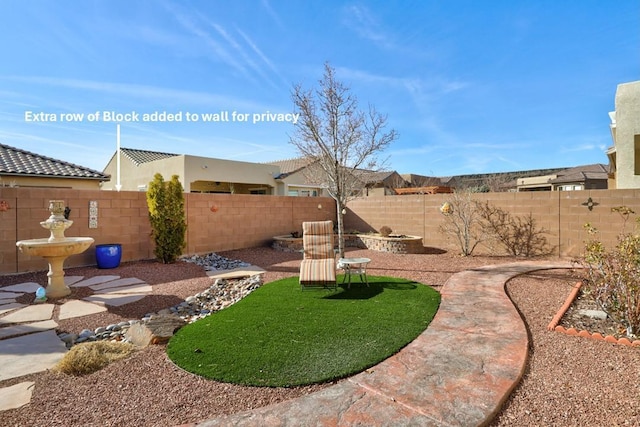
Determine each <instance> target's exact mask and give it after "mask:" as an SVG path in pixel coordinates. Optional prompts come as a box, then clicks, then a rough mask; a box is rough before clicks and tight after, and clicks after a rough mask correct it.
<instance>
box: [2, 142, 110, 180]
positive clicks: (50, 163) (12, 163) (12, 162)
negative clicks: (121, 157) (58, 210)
mask: <svg viewBox="0 0 640 427" xmlns="http://www.w3.org/2000/svg"><path fill="white" fill-rule="evenodd" d="M0 175H12V176H36V177H43V178H44V177H55V178H76V179H95V180H100V181H108V180H109V175H106V174H103V173H102V172H98V171H96V170H93V169H89V168H85V167H83V166H79V165H75V164H73V163H69V162H65V161H62V160H57V159H53V158H51V157H46V156H41V155H40V154H36V153H32V152H30V151H26V150H21V149H19V148H15V147H10V146H8V145H5V144H0Z"/></svg>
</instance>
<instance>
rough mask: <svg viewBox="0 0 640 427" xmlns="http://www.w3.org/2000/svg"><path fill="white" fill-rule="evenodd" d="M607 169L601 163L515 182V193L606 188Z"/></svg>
mask: <svg viewBox="0 0 640 427" xmlns="http://www.w3.org/2000/svg"><path fill="white" fill-rule="evenodd" d="M608 178H609V168H608V167H607V166H606V165H603V164H601V163H596V164H592V165H583V166H576V167H573V168H567V169H564V170H561V171H558V172H556V173H553V174H549V175H539V176H530V177H522V178H518V179H517V180H516V185H517V191H575V190H601V189H607V188H608Z"/></svg>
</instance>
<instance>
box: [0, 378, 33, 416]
mask: <svg viewBox="0 0 640 427" xmlns="http://www.w3.org/2000/svg"><path fill="white" fill-rule="evenodd" d="M34 385H35V383H34V382H33V381H25V382H23V383H18V384H15V385H12V386H9V387H4V388H0V411H6V410H7V409H16V408H20V407H21V406H24V405H26V404H27V403H29V402H31V395H32V393H33V386H34Z"/></svg>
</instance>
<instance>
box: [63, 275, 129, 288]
mask: <svg viewBox="0 0 640 427" xmlns="http://www.w3.org/2000/svg"><path fill="white" fill-rule="evenodd" d="M119 278H120V276H93V277H90V278H88V279H85V280H82V281H80V282H76V283H74V284H73V285H70V286H71V287H72V288H84V287H86V286H91V285H99V284H100V283H105V282H111V281H112V280H116V279H119Z"/></svg>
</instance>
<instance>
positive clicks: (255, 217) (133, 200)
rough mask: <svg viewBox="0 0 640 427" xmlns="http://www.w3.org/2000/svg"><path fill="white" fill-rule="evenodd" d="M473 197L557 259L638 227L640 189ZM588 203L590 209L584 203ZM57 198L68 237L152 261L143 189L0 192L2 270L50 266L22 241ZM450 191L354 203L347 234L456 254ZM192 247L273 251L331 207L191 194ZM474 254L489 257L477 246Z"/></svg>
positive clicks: (71, 262) (90, 256)
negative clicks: (416, 242) (448, 220)
mask: <svg viewBox="0 0 640 427" xmlns="http://www.w3.org/2000/svg"><path fill="white" fill-rule="evenodd" d="M474 197H475V198H477V199H478V200H482V201H488V202H489V203H491V204H493V205H495V206H498V207H501V208H503V209H505V210H508V211H509V212H512V213H513V214H514V215H519V216H524V215H528V214H529V213H531V214H532V215H533V217H534V219H535V220H536V222H537V226H538V227H541V228H545V229H546V230H548V234H547V235H546V237H547V240H548V241H549V243H550V245H552V246H553V248H554V253H555V254H556V255H558V256H563V257H577V256H579V255H580V254H581V253H582V250H583V247H584V242H585V240H586V239H587V238H588V236H587V233H586V231H585V230H584V224H585V223H587V222H589V223H591V224H592V225H593V226H595V227H596V228H598V229H599V230H600V237H601V239H602V240H603V242H604V243H605V245H607V246H608V247H611V246H613V245H615V243H616V239H617V236H618V235H619V234H620V232H621V231H622V230H623V225H624V220H623V218H622V216H621V215H619V214H617V213H615V212H611V208H613V207H617V206H627V207H629V208H631V209H633V210H634V211H635V212H637V214H636V215H632V216H631V218H630V219H629V220H628V222H627V224H626V230H628V231H631V230H633V229H634V226H635V224H636V223H635V217H636V216H640V190H585V191H573V192H570V191H567V192H525V193H484V194H477V195H474ZM590 197H591V199H592V201H593V203H594V205H593V209H592V210H589V209H588V207H587V206H586V205H585V204H586V203H587V200H588V199H589V198H590ZM54 199H60V200H64V201H65V202H66V205H67V206H69V207H70V208H71V217H70V219H71V220H73V221H74V224H73V225H72V226H71V228H69V229H68V230H67V232H66V235H67V236H70V237H71V236H89V237H93V238H94V239H95V244H102V243H121V244H122V249H123V261H131V260H139V259H153V258H154V255H153V244H152V240H151V237H150V233H151V229H150V226H149V221H148V214H147V205H146V194H145V193H144V192H137V191H122V192H113V191H97V190H71V189H42V188H39V189H36V188H8V187H4V188H3V187H0V202H1V201H4V202H6V203H8V205H9V209H8V210H6V211H0V274H3V273H4V274H6V273H16V272H24V271H32V270H46V268H47V264H46V262H45V261H44V260H42V259H39V258H32V257H29V256H26V255H23V254H21V253H19V252H18V250H17V248H16V246H15V243H16V241H18V240H24V239H34V238H43V237H48V235H49V234H48V231H47V230H45V229H43V228H42V227H41V226H40V222H41V221H44V220H45V219H46V218H47V217H48V216H49V211H48V206H49V200H54ZM91 200H95V201H97V202H98V228H95V229H90V228H89V201H91ZM450 200H451V195H448V194H426V195H408V196H385V197H368V198H363V199H358V200H353V201H351V202H350V203H349V204H348V209H347V214H346V215H345V230H347V231H355V230H357V231H360V232H367V231H374V230H375V231H377V230H379V229H380V227H382V226H383V225H386V226H389V227H391V229H392V230H393V232H394V233H400V234H407V235H415V236H421V237H423V242H424V245H425V246H427V247H433V248H439V249H445V250H448V251H455V252H458V251H459V247H458V246H457V244H456V242H455V241H453V240H450V239H448V238H447V236H445V235H443V234H442V233H441V232H440V230H439V227H440V225H441V224H442V223H443V220H444V218H443V215H442V214H441V213H440V211H439V208H440V206H442V204H443V203H444V202H445V201H450ZM185 207H186V215H187V248H186V249H185V251H184V253H185V254H194V253H208V252H219V251H225V250H231V249H241V248H247V247H258V246H269V245H270V244H271V241H272V237H273V236H278V235H286V234H289V233H291V232H292V231H302V222H303V221H315V220H327V219H330V220H333V221H334V222H335V218H336V213H335V203H334V201H333V200H332V199H330V198H325V197H287V196H257V195H243V194H234V195H231V194H188V193H186V194H185ZM475 253H477V254H482V253H489V250H488V249H487V248H485V247H479V248H478V249H477V252H475ZM95 264H96V261H95V250H94V248H93V247H91V248H90V249H88V250H87V251H86V252H84V253H83V254H79V255H74V256H72V257H70V258H69V259H68V260H67V261H66V263H65V266H67V267H69V266H80V265H95Z"/></svg>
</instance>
